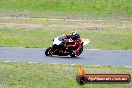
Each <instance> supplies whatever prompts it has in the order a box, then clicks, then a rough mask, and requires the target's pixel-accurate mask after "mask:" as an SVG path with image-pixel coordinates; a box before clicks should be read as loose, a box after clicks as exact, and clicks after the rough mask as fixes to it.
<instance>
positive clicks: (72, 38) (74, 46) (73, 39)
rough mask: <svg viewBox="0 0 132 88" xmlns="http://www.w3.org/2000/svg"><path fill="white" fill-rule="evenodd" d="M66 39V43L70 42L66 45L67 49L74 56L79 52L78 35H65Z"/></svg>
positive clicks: (79, 42) (79, 40) (74, 33)
mask: <svg viewBox="0 0 132 88" xmlns="http://www.w3.org/2000/svg"><path fill="white" fill-rule="evenodd" d="M66 37H67V39H66V40H65V41H66V42H67V43H69V42H70V44H68V45H66V47H67V48H70V50H71V51H72V52H73V53H74V54H76V53H77V52H78V51H79V50H80V48H81V47H80V46H81V39H80V35H79V34H78V33H76V32H72V33H70V34H66Z"/></svg>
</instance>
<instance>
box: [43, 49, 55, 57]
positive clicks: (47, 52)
mask: <svg viewBox="0 0 132 88" xmlns="http://www.w3.org/2000/svg"><path fill="white" fill-rule="evenodd" d="M53 52H54V51H53V48H52V47H49V48H47V49H46V51H45V55H46V56H52V55H53Z"/></svg>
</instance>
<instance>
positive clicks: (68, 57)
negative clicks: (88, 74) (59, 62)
mask: <svg viewBox="0 0 132 88" xmlns="http://www.w3.org/2000/svg"><path fill="white" fill-rule="evenodd" d="M46 57H50V58H51V59H52V58H58V59H67V60H69V59H82V58H80V57H72V58H71V57H70V56H46Z"/></svg>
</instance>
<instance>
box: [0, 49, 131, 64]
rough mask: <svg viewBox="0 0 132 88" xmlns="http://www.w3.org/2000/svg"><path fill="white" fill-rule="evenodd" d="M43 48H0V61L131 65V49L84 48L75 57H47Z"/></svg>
mask: <svg viewBox="0 0 132 88" xmlns="http://www.w3.org/2000/svg"><path fill="white" fill-rule="evenodd" d="M44 52H45V49H43V48H15V47H13V48H10V47H1V48H0V61H15V62H40V63H58V64H83V65H103V66H132V50H84V51H83V53H82V54H81V55H80V56H79V57H77V58H70V56H68V57H67V56H65V57H62V56H61V57H60V56H52V57H47V56H45V54H44Z"/></svg>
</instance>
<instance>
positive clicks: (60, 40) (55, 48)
mask: <svg viewBox="0 0 132 88" xmlns="http://www.w3.org/2000/svg"><path fill="white" fill-rule="evenodd" d="M66 38H67V37H66V35H64V34H63V35H60V36H58V37H56V38H54V39H53V45H52V46H51V47H49V48H47V49H46V51H45V55H46V56H52V55H58V56H68V55H70V56H71V57H76V56H79V55H80V54H81V53H82V51H83V46H85V45H87V44H88V43H89V42H90V41H89V39H85V40H84V41H80V42H81V46H80V49H79V51H78V52H77V53H76V54H75V53H73V52H72V51H70V50H69V49H68V48H66V47H65V46H66V45H67V43H66V42H64V39H66ZM71 42H72V41H69V43H71Z"/></svg>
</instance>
